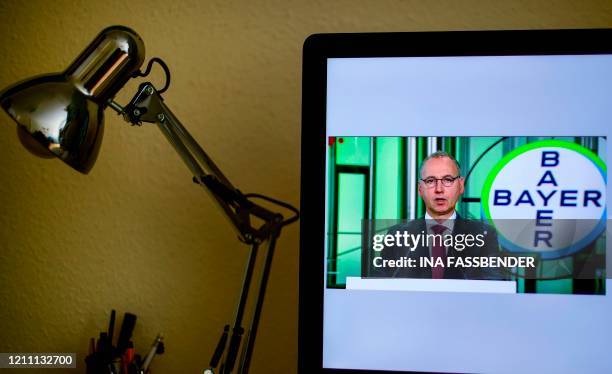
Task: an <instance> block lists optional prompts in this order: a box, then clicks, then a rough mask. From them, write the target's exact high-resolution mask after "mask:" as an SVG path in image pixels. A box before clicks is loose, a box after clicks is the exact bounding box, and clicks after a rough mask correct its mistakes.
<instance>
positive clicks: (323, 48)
mask: <svg viewBox="0 0 612 374" xmlns="http://www.w3.org/2000/svg"><path fill="white" fill-rule="evenodd" d="M611 40H612V29H584V30H573V29H572V30H513V31H444V32H407V33H363V34H315V35H311V36H310V37H308V38H307V39H306V41H305V42H304V48H303V73H302V163H301V167H302V169H301V170H302V172H301V221H300V276H299V280H300V289H299V292H300V295H299V341H298V372H299V373H303V374H306V373H308V374H313V373H333V374H344V373H347V374H348V373H401V372H397V371H393V372H389V371H364V370H349V369H324V368H323V367H322V365H323V292H324V289H323V287H324V281H323V280H324V274H323V269H324V267H323V265H324V261H325V258H324V253H323V243H324V240H325V232H324V225H323V222H324V217H325V154H326V144H327V142H326V139H325V135H326V122H325V120H326V85H327V59H328V58H342V57H347V58H348V57H426V56H429V57H433V56H521V55H522V56H525V55H584V54H611V53H612V43H611V42H610V41H611ZM403 373H406V372H403Z"/></svg>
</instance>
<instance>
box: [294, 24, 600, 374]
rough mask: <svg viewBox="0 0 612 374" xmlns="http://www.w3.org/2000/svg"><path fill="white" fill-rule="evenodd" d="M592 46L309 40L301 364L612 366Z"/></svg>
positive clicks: (485, 36) (469, 38)
mask: <svg viewBox="0 0 612 374" xmlns="http://www.w3.org/2000/svg"><path fill="white" fill-rule="evenodd" d="M602 36H605V38H602ZM609 36H611V34H610V31H609V30H564V31H504V32H450V33H405V34H353V35H337V34H336V35H316V36H314V37H311V39H309V40H308V41H307V42H306V45H305V51H304V98H303V99H304V102H303V143H302V147H303V157H302V168H303V174H302V178H303V179H302V212H303V223H302V232H301V235H302V240H301V243H302V247H301V260H300V261H301V274H300V282H301V283H300V370H301V372H307V370H315V369H316V371H318V372H336V371H342V372H345V371H346V372H352V371H353V370H354V371H359V370H361V371H363V370H365V371H366V372H379V371H380V372H436V373H437V372H442V373H457V372H461V373H483V372H487V373H493V372H495V373H498V372H499V373H517V372H521V373H545V372H550V373H576V372H582V373H602V372H612V359H610V356H609V355H608V352H607V351H608V349H609V348H608V347H609V346H610V345H611V344H612V318H611V317H610V316H611V315H612V296H610V291H609V287H610V285H612V283H609V282H607V279H606V263H607V262H608V261H609V258H610V256H608V255H607V245H606V243H607V235H606V211H607V206H608V203H607V200H606V196H607V195H608V192H609V187H608V186H607V164H608V160H609V155H608V151H607V148H608V147H607V139H608V137H609V136H611V135H612V126H610V120H611V119H612V105H610V103H611V102H612V101H611V100H612V45H610V44H609V43H608V44H607V45H601V43H600V44H597V42H595V41H594V40H610V39H609ZM596 37H597V38H596ZM569 40H574V41H573V42H570V41H569Z"/></svg>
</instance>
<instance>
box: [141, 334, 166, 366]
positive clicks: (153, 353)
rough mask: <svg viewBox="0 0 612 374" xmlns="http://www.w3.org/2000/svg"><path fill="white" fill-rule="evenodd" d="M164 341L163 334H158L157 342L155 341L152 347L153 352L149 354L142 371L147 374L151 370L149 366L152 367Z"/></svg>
mask: <svg viewBox="0 0 612 374" xmlns="http://www.w3.org/2000/svg"><path fill="white" fill-rule="evenodd" d="M163 340H164V337H163V336H162V334H158V335H157V338H155V340H154V341H153V344H152V345H151V350H150V351H149V353H148V354H147V357H145V360H144V363H143V364H142V370H143V371H144V372H145V373H146V372H147V370H149V365H151V361H153V357H155V354H156V353H157V350H158V346H159V345H160V344H161V343H162V341H163Z"/></svg>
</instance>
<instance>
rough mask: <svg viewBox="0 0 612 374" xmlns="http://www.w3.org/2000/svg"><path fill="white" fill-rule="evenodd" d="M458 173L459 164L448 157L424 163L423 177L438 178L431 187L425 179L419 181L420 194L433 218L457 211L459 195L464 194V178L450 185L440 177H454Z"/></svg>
mask: <svg viewBox="0 0 612 374" xmlns="http://www.w3.org/2000/svg"><path fill="white" fill-rule="evenodd" d="M458 175H459V170H457V166H456V165H455V163H454V162H453V160H451V159H450V158H448V157H435V158H432V159H429V160H427V162H426V163H425V165H423V171H422V174H421V178H422V179H427V178H437V179H438V180H436V181H435V182H434V184H433V185H432V186H431V187H428V186H426V184H425V183H424V182H423V181H420V182H419V195H421V198H422V199H423V202H424V203H425V207H426V208H427V212H428V213H429V215H431V216H432V217H433V218H448V217H450V216H451V215H452V214H453V212H454V211H455V204H457V200H459V196H461V194H463V178H458V179H456V180H455V181H454V182H452V184H451V185H450V186H449V187H447V186H445V185H444V184H443V183H442V181H441V180H439V179H443V178H444V177H452V178H454V177H456V176H458Z"/></svg>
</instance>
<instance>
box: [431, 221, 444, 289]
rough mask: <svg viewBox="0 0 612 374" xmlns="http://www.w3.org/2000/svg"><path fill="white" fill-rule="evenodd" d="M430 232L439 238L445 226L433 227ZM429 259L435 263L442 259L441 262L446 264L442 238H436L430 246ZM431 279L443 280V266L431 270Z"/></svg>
mask: <svg viewBox="0 0 612 374" xmlns="http://www.w3.org/2000/svg"><path fill="white" fill-rule="evenodd" d="M431 231H433V232H434V234H436V235H437V236H441V235H442V233H444V231H446V226H442V225H433V226H432V227H431ZM431 257H432V259H433V261H434V264H435V263H436V261H437V259H438V258H442V261H443V262H446V248H444V238H440V237H436V238H435V239H434V241H433V243H432V246H431ZM431 277H432V278H433V279H442V278H444V267H443V266H434V267H432V268H431Z"/></svg>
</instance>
